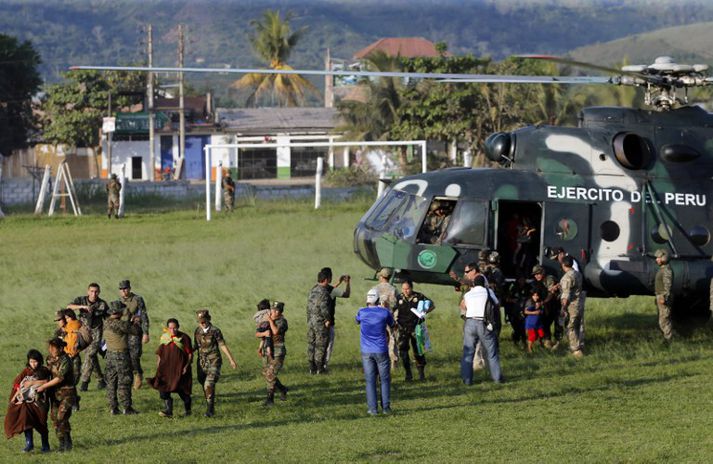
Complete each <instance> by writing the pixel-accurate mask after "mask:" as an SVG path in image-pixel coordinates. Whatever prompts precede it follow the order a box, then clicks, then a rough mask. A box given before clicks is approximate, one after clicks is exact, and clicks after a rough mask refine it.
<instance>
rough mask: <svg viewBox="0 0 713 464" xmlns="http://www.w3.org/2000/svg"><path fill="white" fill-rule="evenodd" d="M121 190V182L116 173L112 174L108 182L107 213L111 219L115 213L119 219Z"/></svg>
mask: <svg viewBox="0 0 713 464" xmlns="http://www.w3.org/2000/svg"><path fill="white" fill-rule="evenodd" d="M120 191H121V182H119V179H117V178H116V174H112V175H111V180H109V183H108V184H106V193H107V197H108V198H107V212H106V215H107V217H109V219H111V215H112V214H113V215H114V217H115V218H117V219H119V192H120Z"/></svg>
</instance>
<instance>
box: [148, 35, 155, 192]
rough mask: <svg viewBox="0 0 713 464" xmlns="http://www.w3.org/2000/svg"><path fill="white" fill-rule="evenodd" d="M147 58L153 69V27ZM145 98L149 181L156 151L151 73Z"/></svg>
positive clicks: (153, 169) (149, 38)
mask: <svg viewBox="0 0 713 464" xmlns="http://www.w3.org/2000/svg"><path fill="white" fill-rule="evenodd" d="M147 32H148V36H149V37H148V56H149V68H151V67H153V27H152V25H151V24H149V25H148V31H147ZM146 78H147V79H148V85H147V87H146V88H147V90H146V91H147V93H148V95H147V97H148V106H149V107H148V113H149V172H148V175H149V180H154V171H155V170H156V150H155V144H154V102H153V95H154V91H153V73H152V72H151V71H149V72H148V74H147V76H146Z"/></svg>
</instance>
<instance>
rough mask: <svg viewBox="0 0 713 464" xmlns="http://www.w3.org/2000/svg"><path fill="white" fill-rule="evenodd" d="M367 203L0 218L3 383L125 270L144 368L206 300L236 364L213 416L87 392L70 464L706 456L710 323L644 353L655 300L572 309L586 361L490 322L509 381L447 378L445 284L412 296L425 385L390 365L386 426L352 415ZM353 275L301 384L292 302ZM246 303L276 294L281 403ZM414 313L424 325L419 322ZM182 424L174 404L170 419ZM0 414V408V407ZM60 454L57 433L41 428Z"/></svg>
mask: <svg viewBox="0 0 713 464" xmlns="http://www.w3.org/2000/svg"><path fill="white" fill-rule="evenodd" d="M367 207H368V202H366V201H355V202H352V203H346V204H340V205H335V204H327V205H325V207H324V208H323V209H321V210H320V211H314V210H313V209H312V208H311V204H310V203H309V202H294V203H291V202H271V203H265V202H263V203H258V205H257V206H256V207H254V208H249V207H242V208H239V209H238V211H237V212H236V213H234V214H233V215H231V216H224V215H223V216H218V217H216V218H215V219H214V221H212V222H210V223H206V222H205V220H204V219H203V213H202V212H201V211H195V210H186V211H178V212H163V213H153V214H152V213H144V214H141V215H135V216H129V217H127V218H126V219H124V220H121V221H108V220H107V219H106V218H105V217H101V216H94V217H88V216H85V217H82V218H74V217H65V218H62V217H58V218H54V219H48V218H34V217H30V216H22V215H15V216H9V217H7V218H5V219H3V220H2V221H0V244H1V245H2V252H1V253H0V289H1V291H0V295H1V297H0V317H2V320H3V321H4V324H3V326H4V327H5V336H3V337H1V338H0V349H1V350H2V352H3V353H4V356H3V362H2V363H1V364H0V380H2V384H3V385H4V388H5V389H6V391H7V393H6V394H9V391H10V388H11V381H12V379H13V377H14V376H15V375H16V374H17V372H19V370H20V369H21V368H22V366H23V365H24V362H25V353H26V351H27V350H28V348H31V347H38V348H40V349H41V350H42V351H43V352H46V346H45V341H46V339H47V338H48V337H49V335H50V334H51V332H52V330H53V328H54V324H53V322H52V316H53V313H54V310H55V309H57V308H58V307H60V306H63V305H65V304H67V303H68V302H69V301H70V300H71V299H72V298H74V297H75V296H78V295H83V294H84V293H85V291H86V286H87V284H88V283H89V282H91V281H98V282H99V283H100V284H101V285H102V297H103V298H104V299H106V300H110V299H115V298H116V297H117V296H118V290H117V285H118V282H119V281H120V280H122V279H126V278H128V279H131V281H132V284H133V287H134V288H133V290H134V291H135V292H136V293H139V294H141V295H143V296H144V298H145V299H146V302H147V306H148V310H149V314H150V318H151V342H150V343H149V344H148V345H146V346H145V350H144V351H145V352H144V355H143V365H144V369H145V370H146V372H147V374H148V375H151V374H153V371H154V365H155V357H154V355H153V351H154V350H155V348H156V346H157V341H158V337H159V335H160V328H161V326H162V324H163V322H164V321H165V320H166V319H167V318H168V317H177V318H178V319H179V320H180V321H181V323H182V328H183V329H184V330H185V331H186V332H188V333H190V334H192V332H193V329H194V328H195V323H194V312H195V310H196V309H197V308H199V307H208V308H210V310H211V313H212V314H213V322H214V323H215V325H217V326H218V327H220V328H221V329H222V330H223V333H224V334H225V336H226V340H227V342H228V345H229V346H230V348H231V350H232V351H233V354H234V355H235V356H236V358H237V360H238V364H239V368H238V370H236V371H233V370H231V369H230V368H229V366H227V364H226V365H224V366H223V368H224V370H223V377H222V378H221V380H220V383H219V384H218V388H217V397H218V400H217V406H216V407H217V417H215V418H212V419H207V418H204V417H203V416H202V412H203V403H202V401H201V400H200V395H199V391H200V387H199V386H198V385H194V404H195V406H194V407H195V414H194V415H193V416H192V417H189V418H183V417H180V414H179V415H178V417H176V418H174V419H171V420H167V419H162V418H161V417H159V416H158V415H157V412H158V410H159V407H160V403H159V398H158V393H157V392H156V391H153V390H149V389H145V388H144V389H142V390H140V391H139V392H137V393H135V394H134V403H135V407H136V408H137V409H138V410H139V411H141V414H140V415H138V416H126V417H123V416H119V417H114V416H110V415H109V414H108V409H107V403H106V399H105V396H104V393H103V392H101V391H97V390H96V389H95V384H91V385H90V391H89V392H86V393H83V394H82V410H81V411H80V412H79V413H76V414H75V415H74V416H73V417H72V420H71V422H72V427H73V430H74V432H73V437H74V443H75V450H74V451H73V452H72V455H71V457H69V459H71V460H73V461H74V460H76V461H78V462H129V463H134V462H135V463H139V462H140V463H146V462H151V463H164V462H166V463H168V462H179V463H191V462H196V463H198V462H200V463H204V462H218V461H222V462H397V461H409V462H475V461H486V462H506V461H507V462H510V461H522V462H621V461H627V462H671V461H675V462H710V461H711V460H712V459H713V434H712V433H711V430H713V413H712V412H711V411H712V410H713V390H712V389H711V385H712V384H713V363H712V362H711V357H712V355H713V348H712V346H711V341H712V340H713V335H711V331H710V329H709V328H708V327H704V328H701V329H699V330H696V331H693V333H692V334H690V335H689V336H688V337H686V338H683V339H678V340H677V341H676V342H675V343H673V344H672V345H671V346H665V345H663V344H662V343H661V342H660V336H659V333H658V330H657V327H656V315H655V309H654V305H653V302H652V298H630V299H624V300H614V299H611V300H594V299H590V300H589V301H588V303H587V310H586V321H587V344H586V352H587V353H588V356H587V357H586V358H585V359H583V360H581V361H575V360H573V359H572V358H571V357H569V356H567V355H566V354H565V353H564V352H560V353H549V352H547V353H545V352H542V351H540V352H537V353H535V354H534V355H531V356H527V355H525V354H524V353H522V351H520V350H518V349H516V348H515V347H514V346H513V345H512V344H511V343H509V341H508V340H507V336H508V335H509V329H508V328H505V329H504V331H503V340H502V365H503V372H504V375H505V376H506V379H507V382H506V383H505V384H503V385H500V386H496V385H494V384H493V383H491V382H490V381H489V379H488V378H486V375H485V374H480V375H479V376H478V377H477V379H478V382H477V383H476V384H475V385H474V386H471V387H465V386H464V385H462V383H461V382H460V380H459V378H458V366H459V365H458V359H459V354H460V350H461V341H462V339H461V320H460V319H459V318H458V311H457V303H458V301H457V298H458V295H457V294H456V293H455V292H454V291H453V290H452V289H449V288H445V287H435V286H427V285H423V286H417V289H418V290H420V291H423V292H424V293H426V294H427V295H428V296H430V297H431V298H432V299H433V300H434V301H435V302H436V304H437V310H436V311H435V312H434V313H432V317H431V318H430V325H429V328H430V332H431V336H432V341H433V347H434V351H433V352H432V353H430V354H429V355H428V361H429V364H428V366H427V376H428V379H427V381H426V382H422V383H421V382H414V383H410V384H405V383H404V382H403V379H402V377H403V373H402V372H401V371H396V372H394V373H393V376H394V383H393V391H392V397H393V404H392V406H393V409H394V414H393V415H392V416H388V417H384V416H379V417H375V418H372V417H368V416H367V415H366V401H365V394H364V390H363V375H362V372H361V368H360V366H361V361H360V358H359V332H358V326H356V325H355V324H354V323H353V322H352V321H353V317H354V315H355V314H356V311H357V309H358V308H359V307H360V305H361V303H362V300H363V297H364V295H365V293H366V291H367V290H368V288H370V287H371V286H372V285H373V282H371V281H368V280H365V279H364V278H365V277H368V276H371V275H373V272H372V271H370V270H369V269H368V268H367V267H366V266H364V265H363V264H362V263H361V261H360V260H359V259H358V258H357V257H356V256H355V255H354V254H353V252H352V242H351V239H352V228H353V225H354V224H355V223H356V222H357V220H358V219H359V217H360V216H361V214H362V213H363V212H364V211H365V210H366V208H367ZM327 265H328V266H331V267H332V268H333V269H334V271H335V274H337V275H339V274H343V273H349V274H351V275H352V276H353V297H352V298H351V299H350V300H340V301H339V303H338V306H337V341H336V348H335V353H334V360H333V363H332V373H331V374H330V375H328V376H320V377H313V376H309V375H308V374H307V373H306V370H307V366H306V355H305V352H306V341H305V338H306V337H305V334H306V327H305V303H306V295H307V292H308V290H309V288H310V287H311V286H312V285H313V283H314V281H315V278H316V273H317V271H318V270H319V269H320V268H321V267H322V266H327ZM261 298H270V299H279V300H282V301H284V302H285V303H286V311H285V316H286V317H287V319H288V320H289V323H290V330H289V332H288V333H287V351H288V355H287V359H286V366H285V369H284V371H283V372H282V374H281V375H280V377H281V379H282V381H283V383H285V384H286V385H288V386H289V387H290V394H289V399H288V401H287V402H286V403H282V402H276V404H275V407H273V408H272V409H269V410H266V409H264V408H263V407H262V406H261V401H262V400H263V398H264V383H263V381H262V377H261V376H260V360H259V359H258V357H257V354H256V352H255V350H256V348H257V343H256V340H255V338H254V329H255V328H254V324H253V321H252V319H251V315H252V314H253V312H254V308H255V303H257V301H259V300H260V299H261ZM429 317H430V316H429ZM177 409H178V411H179V413H180V411H181V408H177ZM3 414H4V410H3ZM50 439H51V442H52V445H53V446H56V439H55V437H54V435H51V438H50ZM21 441H22V439H21V438H15V439H13V440H5V441H3V442H2V444H1V445H0V462H33V461H37V462H50V461H55V460H56V459H58V455H57V454H55V453H52V455H50V456H41V455H39V454H33V455H32V456H21V454H22V453H21V452H20V449H21V448H22V446H23V443H21Z"/></svg>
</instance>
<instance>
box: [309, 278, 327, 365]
mask: <svg viewBox="0 0 713 464" xmlns="http://www.w3.org/2000/svg"><path fill="white" fill-rule="evenodd" d="M328 286H329V276H328V275H327V273H326V272H325V271H324V270H322V271H320V272H319V273H318V274H317V284H316V285H315V286H314V287H312V289H311V290H310V291H309V297H308V299H307V360H308V361H309V373H310V374H323V373H324V360H325V358H326V355H327V345H329V328H330V327H331V314H330V299H331V296H330V293H329V289H328Z"/></svg>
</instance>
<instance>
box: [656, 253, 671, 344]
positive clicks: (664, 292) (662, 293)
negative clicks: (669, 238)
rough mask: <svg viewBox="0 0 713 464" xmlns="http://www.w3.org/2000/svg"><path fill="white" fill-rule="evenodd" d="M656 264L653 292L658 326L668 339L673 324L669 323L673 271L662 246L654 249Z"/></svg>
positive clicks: (667, 339)
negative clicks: (657, 268) (657, 267)
mask: <svg viewBox="0 0 713 464" xmlns="http://www.w3.org/2000/svg"><path fill="white" fill-rule="evenodd" d="M655 256H656V264H658V266H659V270H658V272H656V278H655V280H654V293H655V294H656V307H657V309H658V313H659V327H660V328H661V332H663V338H664V339H665V340H666V341H670V340H671V337H673V326H672V324H671V306H672V304H673V293H671V287H672V285H673V271H672V270H671V265H670V264H669V262H668V261H669V256H668V252H667V251H666V250H664V249H662V248H660V249H658V250H656V253H655Z"/></svg>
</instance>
